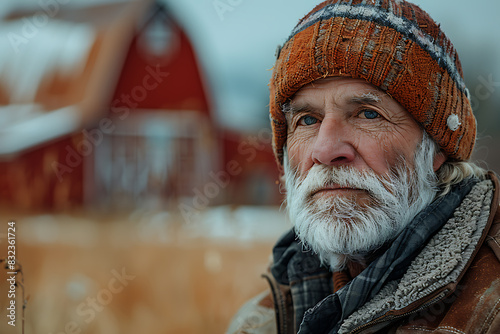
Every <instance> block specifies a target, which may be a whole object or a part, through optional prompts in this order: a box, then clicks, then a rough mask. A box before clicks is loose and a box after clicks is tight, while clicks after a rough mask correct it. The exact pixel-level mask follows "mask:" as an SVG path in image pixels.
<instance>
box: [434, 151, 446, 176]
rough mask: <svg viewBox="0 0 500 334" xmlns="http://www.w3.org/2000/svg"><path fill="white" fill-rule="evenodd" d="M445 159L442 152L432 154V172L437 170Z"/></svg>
mask: <svg viewBox="0 0 500 334" xmlns="http://www.w3.org/2000/svg"><path fill="white" fill-rule="evenodd" d="M445 161H446V155H445V154H444V153H443V152H439V153H438V154H436V155H435V156H434V162H433V164H432V168H433V169H434V172H437V171H438V169H439V168H441V166H442V165H443V164H444V162H445Z"/></svg>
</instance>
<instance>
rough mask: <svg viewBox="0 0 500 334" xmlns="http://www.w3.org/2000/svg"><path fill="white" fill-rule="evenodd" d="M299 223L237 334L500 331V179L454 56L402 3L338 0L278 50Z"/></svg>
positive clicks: (283, 134)
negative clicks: (487, 157) (480, 149)
mask: <svg viewBox="0 0 500 334" xmlns="http://www.w3.org/2000/svg"><path fill="white" fill-rule="evenodd" d="M270 90H271V103H270V113H271V120H272V126H273V132H274V150H275V154H276V157H277V160H278V162H279V165H280V166H282V167H283V171H284V181H285V185H286V189H287V194H286V204H287V211H288V214H289V217H290V220H291V221H292V223H293V226H294V228H293V229H292V230H291V231H290V232H289V233H287V234H285V235H284V236H283V237H282V238H281V239H280V240H279V241H278V243H277V244H276V246H275V247H274V251H273V256H274V261H273V263H272V264H271V266H270V270H269V272H268V273H267V274H265V275H264V276H265V277H266V278H267V280H268V281H269V284H270V290H269V291H268V292H265V293H263V294H261V295H259V296H257V297H256V298H254V299H253V300H251V301H249V302H248V303H247V304H246V305H245V306H244V307H243V308H242V309H241V310H240V312H239V313H238V314H237V315H236V316H235V317H234V319H233V322H232V324H231V326H230V328H229V331H228V332H229V333H297V332H299V333H500V316H499V311H500V261H499V257H500V246H499V241H500V233H499V230H500V227H499V224H500V210H499V209H498V207H499V189H498V187H499V184H498V181H497V179H496V177H495V176H494V174H493V173H488V172H486V171H484V170H483V169H481V168H479V167H477V166H476V165H474V164H473V163H471V162H469V161H468V159H469V157H470V155H471V151H472V149H473V146H474V141H475V134H476V125H475V118H474V115H473V113H472V110H471V107H470V100H469V95H468V90H467V88H466V87H465V84H464V80H463V75H462V69H461V65H460V61H459V59H458V55H457V52H456V50H455V49H454V47H453V45H452V44H451V42H450V41H449V39H448V38H447V37H446V36H445V34H444V33H443V32H442V31H441V30H440V27H439V25H437V24H436V23H435V22H434V21H433V20H432V19H431V18H430V17H429V16H428V14H427V13H425V12H424V11H422V10H421V9H420V8H419V7H417V6H415V5H413V4H411V3H408V2H405V1H403V0H363V1H361V0H350V1H347V0H329V1H326V2H323V3H322V4H320V5H318V6H317V7H316V8H314V9H313V10H312V11H311V12H310V13H309V14H307V15H306V16H305V17H304V18H303V19H302V20H301V21H300V22H299V23H298V25H297V26H296V27H295V29H294V30H293V31H292V33H291V35H290V37H289V38H288V40H287V41H286V43H285V44H284V46H283V48H281V49H278V54H277V61H276V64H275V67H274V72H273V75H272V79H271V83H270Z"/></svg>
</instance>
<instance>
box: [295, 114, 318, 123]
mask: <svg viewBox="0 0 500 334" xmlns="http://www.w3.org/2000/svg"><path fill="white" fill-rule="evenodd" d="M317 122H318V119H317V118H315V117H313V116H304V117H302V118H301V119H300V120H299V125H313V124H316V123H317Z"/></svg>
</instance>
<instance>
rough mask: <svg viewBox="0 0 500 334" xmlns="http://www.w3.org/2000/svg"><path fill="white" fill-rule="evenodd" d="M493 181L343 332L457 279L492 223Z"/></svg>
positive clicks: (461, 208) (458, 211)
mask: <svg viewBox="0 0 500 334" xmlns="http://www.w3.org/2000/svg"><path fill="white" fill-rule="evenodd" d="M492 196H493V182H492V181H490V180H486V181H482V182H479V183H478V184H476V185H475V186H474V187H473V188H472V190H471V191H470V193H469V194H468V195H467V196H466V197H465V198H464V200H463V201H462V204H460V206H459V207H458V208H457V209H456V210H455V211H454V213H453V217H452V218H451V219H450V220H448V222H446V223H445V225H444V226H443V227H442V229H441V230H440V231H439V232H438V233H436V235H435V236H434V237H432V238H431V240H430V241H429V243H428V244H427V245H426V246H425V248H424V249H423V250H422V252H421V253H420V254H419V255H418V256H417V257H416V258H415V259H414V260H413V261H412V263H411V265H410V267H409V268H408V270H407V272H406V273H405V275H404V276H403V277H402V278H401V280H400V281H398V282H394V281H393V282H390V283H388V284H387V285H386V286H385V287H384V288H383V289H382V290H381V291H380V292H379V293H378V294H377V295H376V296H375V297H374V298H373V299H372V300H370V301H368V302H367V303H365V304H364V305H363V306H362V307H361V308H359V309H358V310H357V311H356V312H354V313H353V314H352V315H351V316H350V317H348V318H347V319H346V320H345V321H344V323H343V324H342V326H341V327H340V329H339V332H338V333H339V334H341V333H349V332H350V331H352V330H353V329H355V328H356V327H358V326H361V325H363V324H366V323H368V322H370V321H372V320H374V319H376V318H378V317H379V316H381V315H383V314H385V313H386V312H388V311H390V310H401V309H403V308H405V307H406V306H408V305H410V304H411V303H413V302H415V301H417V300H418V299H420V298H423V297H425V296H427V295H429V294H431V293H432V292H434V291H436V290H438V289H439V288H441V287H443V286H445V285H447V284H449V283H451V282H454V281H456V280H457V278H458V276H459V275H460V273H461V272H462V271H463V269H464V268H465V265H466V264H467V262H468V261H469V259H470V258H471V256H472V253H473V252H474V250H475V248H476V245H477V244H478V242H479V239H480V238H481V235H482V233H483V230H484V228H485V226H486V224H487V222H488V217H489V214H490V206H491V200H492Z"/></svg>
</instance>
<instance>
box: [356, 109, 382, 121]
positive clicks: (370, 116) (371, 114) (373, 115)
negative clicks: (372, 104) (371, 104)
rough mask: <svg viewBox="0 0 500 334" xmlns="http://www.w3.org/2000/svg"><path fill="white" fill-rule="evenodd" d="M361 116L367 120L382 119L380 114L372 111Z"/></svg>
mask: <svg viewBox="0 0 500 334" xmlns="http://www.w3.org/2000/svg"><path fill="white" fill-rule="evenodd" d="M359 114H360V115H361V116H364V118H366V119H375V118H378V117H380V114H379V113H378V112H376V111H373V110H370V109H366V110H363V111H362V112H360V113H359Z"/></svg>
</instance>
